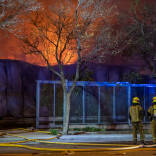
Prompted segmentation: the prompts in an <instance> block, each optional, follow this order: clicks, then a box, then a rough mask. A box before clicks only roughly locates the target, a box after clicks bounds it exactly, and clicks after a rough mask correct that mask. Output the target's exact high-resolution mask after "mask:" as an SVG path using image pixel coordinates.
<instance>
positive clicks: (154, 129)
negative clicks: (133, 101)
mask: <svg viewBox="0 0 156 156" xmlns="http://www.w3.org/2000/svg"><path fill="white" fill-rule="evenodd" d="M151 128H152V138H153V143H154V144H156V120H152V121H151Z"/></svg>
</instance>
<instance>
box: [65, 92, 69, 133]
mask: <svg viewBox="0 0 156 156" xmlns="http://www.w3.org/2000/svg"><path fill="white" fill-rule="evenodd" d="M63 107H64V110H63V134H68V127H69V116H70V93H66V92H65V91H64V97H63Z"/></svg>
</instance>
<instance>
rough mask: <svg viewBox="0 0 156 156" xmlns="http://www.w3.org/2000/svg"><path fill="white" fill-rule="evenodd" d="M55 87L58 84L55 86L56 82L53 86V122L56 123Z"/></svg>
mask: <svg viewBox="0 0 156 156" xmlns="http://www.w3.org/2000/svg"><path fill="white" fill-rule="evenodd" d="M55 89H56V86H55V83H54V86H53V118H54V119H53V124H54V125H55V118H56V100H55Z"/></svg>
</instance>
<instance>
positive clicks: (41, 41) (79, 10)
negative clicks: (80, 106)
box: [16, 0, 112, 134]
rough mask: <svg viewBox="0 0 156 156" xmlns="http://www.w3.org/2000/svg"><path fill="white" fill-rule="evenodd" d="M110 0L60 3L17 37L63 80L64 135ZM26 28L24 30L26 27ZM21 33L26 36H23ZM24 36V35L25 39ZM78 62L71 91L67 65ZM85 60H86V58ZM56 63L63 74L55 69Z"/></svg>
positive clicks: (40, 14) (34, 18)
mask: <svg viewBox="0 0 156 156" xmlns="http://www.w3.org/2000/svg"><path fill="white" fill-rule="evenodd" d="M109 2H110V1H109V0H96V1H94V0H88V1H86V0H79V1H78V3H77V4H74V3H71V2H69V1H66V0H65V1H62V0H61V1H59V0H58V1H57V2H55V3H54V4H53V6H52V7H49V9H47V11H46V10H44V11H43V12H36V13H34V14H33V16H31V18H30V19H31V20H30V27H29V28H28V29H23V30H22V31H20V33H19V34H18V33H16V35H17V37H18V38H20V39H22V40H23V42H24V45H25V50H26V52H27V53H29V54H35V55H38V56H41V57H42V59H43V60H44V61H45V62H46V64H47V67H48V69H49V70H51V71H52V72H53V73H55V74H56V75H57V76H58V77H59V78H60V80H61V84H62V88H63V93H64V96H63V103H64V104H63V105H64V106H65V107H64V114H63V134H67V133H68V126H69V115H70V97H71V94H72V91H73V89H74V88H75V86H76V82H77V80H78V78H79V70H80V64H81V62H82V57H83V56H84V55H85V52H86V50H87V49H88V50H89V45H88V46H86V45H87V43H88V40H93V38H94V35H95V32H96V29H95V28H96V25H98V24H99V23H100V21H103V20H104V19H105V18H106V17H107V16H109V15H110V13H111V11H110V10H111V9H112V7H108V6H110V5H109ZM22 28H23V27H22ZM21 32H24V33H22V35H21ZM23 34H24V35H23ZM73 57H76V58H77V62H76V69H75V76H74V79H73V83H72V86H71V87H70V88H68V87H67V80H66V75H65V73H64V65H65V64H67V63H70V62H71V60H72V59H73ZM83 58H84V57H83ZM54 62H55V63H56V64H57V65H58V68H59V70H58V71H57V70H55V69H54V68H53V64H54Z"/></svg>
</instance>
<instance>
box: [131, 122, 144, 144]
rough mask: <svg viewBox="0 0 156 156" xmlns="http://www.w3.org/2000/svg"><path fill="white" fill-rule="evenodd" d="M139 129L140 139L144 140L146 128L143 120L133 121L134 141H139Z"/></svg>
mask: <svg viewBox="0 0 156 156" xmlns="http://www.w3.org/2000/svg"><path fill="white" fill-rule="evenodd" d="M137 131H139V133H140V141H141V142H144V130H143V124H142V122H132V134H133V142H135V143H136V142H137Z"/></svg>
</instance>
